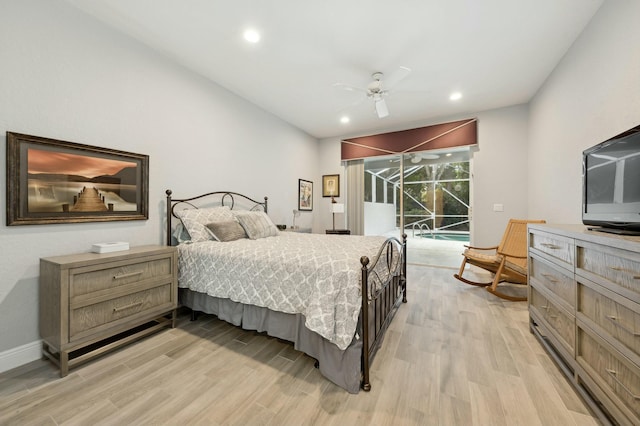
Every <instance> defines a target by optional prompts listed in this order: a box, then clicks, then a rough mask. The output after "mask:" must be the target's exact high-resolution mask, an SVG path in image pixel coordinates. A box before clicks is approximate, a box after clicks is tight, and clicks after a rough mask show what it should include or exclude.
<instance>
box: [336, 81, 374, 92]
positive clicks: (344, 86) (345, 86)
mask: <svg viewBox="0 0 640 426" xmlns="http://www.w3.org/2000/svg"><path fill="white" fill-rule="evenodd" d="M333 87H337V88H339V89H344V90H348V91H349V92H362V93H366V91H367V89H363V88H360V87H354V86H350V85H348V84H344V83H334V84H333Z"/></svg>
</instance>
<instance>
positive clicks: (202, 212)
mask: <svg viewBox="0 0 640 426" xmlns="http://www.w3.org/2000/svg"><path fill="white" fill-rule="evenodd" d="M176 216H178V217H179V218H180V220H181V221H182V224H183V225H184V227H185V228H187V232H188V233H189V235H190V236H191V241H193V242H197V241H207V240H211V239H213V237H212V236H211V233H210V232H209V231H208V230H207V228H206V226H205V225H207V224H208V223H212V222H225V221H229V220H234V218H233V214H232V213H231V210H230V209H229V206H219V207H211V208H206V209H186V210H178V211H176Z"/></svg>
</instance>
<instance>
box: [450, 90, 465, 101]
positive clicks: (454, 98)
mask: <svg viewBox="0 0 640 426" xmlns="http://www.w3.org/2000/svg"><path fill="white" fill-rule="evenodd" d="M461 98H462V93H460V92H453V93H452V94H451V96H449V99H450V100H452V101H457V100H458V99H461Z"/></svg>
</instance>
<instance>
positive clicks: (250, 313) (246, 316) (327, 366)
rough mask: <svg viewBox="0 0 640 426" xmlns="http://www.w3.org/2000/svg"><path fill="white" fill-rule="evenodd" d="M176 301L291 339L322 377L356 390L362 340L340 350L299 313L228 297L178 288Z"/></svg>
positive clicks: (353, 341)
mask: <svg viewBox="0 0 640 426" xmlns="http://www.w3.org/2000/svg"><path fill="white" fill-rule="evenodd" d="M178 296H179V297H178V300H179V301H180V303H182V305H184V306H187V307H188V308H191V309H192V310H194V311H200V312H205V313H207V314H213V315H216V316H217V317H218V318H219V319H221V320H224V321H227V322H228V323H231V324H233V325H236V326H239V327H242V328H244V329H245V330H256V331H258V332H266V333H267V334H268V335H269V336H273V337H277V338H279V339H283V340H287V341H289V342H293V345H294V348H295V349H296V350H299V351H301V352H304V353H306V354H307V355H309V356H310V357H312V358H315V359H316V360H317V361H318V363H319V370H320V373H322V375H323V376H325V377H326V378H327V379H329V380H331V381H332V382H333V383H335V384H336V385H338V386H340V387H341V388H344V389H345V390H346V391H347V392H350V393H358V391H359V390H360V380H361V377H360V376H361V368H362V367H361V354H362V339H355V338H354V339H353V340H352V341H351V344H350V345H349V347H347V349H346V350H344V351H342V350H340V349H338V347H337V346H336V345H335V344H333V343H331V342H329V341H328V340H326V339H324V338H323V337H321V336H320V335H319V334H317V333H314V332H313V331H311V330H309V329H308V328H306V327H305V326H304V322H305V318H304V316H303V315H300V314H286V313H283V312H276V311H272V310H270V309H268V308H262V307H259V306H254V305H244V304H242V303H238V302H234V301H232V300H230V299H220V298H217V297H212V296H209V295H207V294H204V293H198V292H194V291H191V290H188V289H183V288H181V289H179V295H178Z"/></svg>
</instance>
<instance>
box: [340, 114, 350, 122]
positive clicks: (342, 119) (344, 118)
mask: <svg viewBox="0 0 640 426" xmlns="http://www.w3.org/2000/svg"><path fill="white" fill-rule="evenodd" d="M349 121H351V120H350V119H349V117H347V116H346V115H344V116H342V117H340V122H341V123H342V124H347V123H348V122H349Z"/></svg>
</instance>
